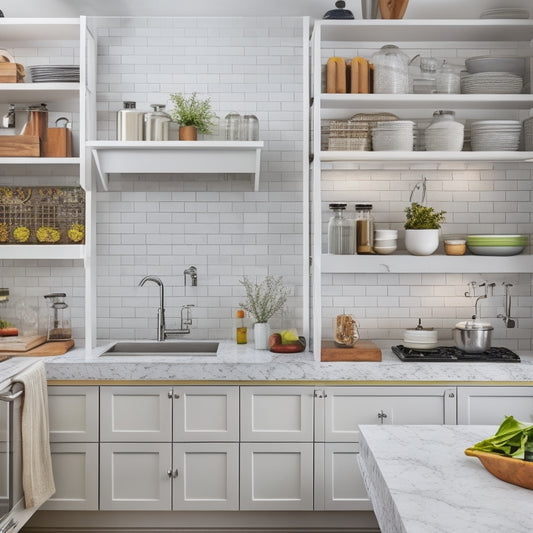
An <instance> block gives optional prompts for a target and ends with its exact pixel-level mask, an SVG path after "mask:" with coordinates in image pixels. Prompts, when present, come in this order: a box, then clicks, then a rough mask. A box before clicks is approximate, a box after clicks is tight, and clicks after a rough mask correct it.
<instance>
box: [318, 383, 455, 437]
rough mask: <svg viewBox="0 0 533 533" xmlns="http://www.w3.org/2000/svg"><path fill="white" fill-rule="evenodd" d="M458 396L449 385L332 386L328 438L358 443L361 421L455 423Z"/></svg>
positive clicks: (328, 394)
mask: <svg viewBox="0 0 533 533" xmlns="http://www.w3.org/2000/svg"><path fill="white" fill-rule="evenodd" d="M456 396H457V394H456V389H455V388H445V387H329V388H327V389H326V403H325V413H324V420H325V435H324V439H325V441H326V442H358V441H359V430H358V425H359V424H455V423H456V419H457V417H456ZM317 440H318V441H320V440H322V439H321V436H319V435H317Z"/></svg>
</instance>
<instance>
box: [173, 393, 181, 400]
mask: <svg viewBox="0 0 533 533" xmlns="http://www.w3.org/2000/svg"><path fill="white" fill-rule="evenodd" d="M179 397H180V395H179V394H178V393H177V392H176V393H175V394H174V398H176V400H179Z"/></svg>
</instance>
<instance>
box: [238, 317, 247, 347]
mask: <svg viewBox="0 0 533 533" xmlns="http://www.w3.org/2000/svg"><path fill="white" fill-rule="evenodd" d="M235 331H236V340H237V344H247V343H248V328H247V327H246V325H245V323H244V311H243V310H242V309H239V310H238V311H237V314H236V328H235Z"/></svg>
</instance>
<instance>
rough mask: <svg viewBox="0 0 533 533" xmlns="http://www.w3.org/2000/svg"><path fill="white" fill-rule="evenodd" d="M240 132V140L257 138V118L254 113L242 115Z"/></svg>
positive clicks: (254, 139)
mask: <svg viewBox="0 0 533 533" xmlns="http://www.w3.org/2000/svg"><path fill="white" fill-rule="evenodd" d="M241 133H242V135H241V140H242V141H258V140H259V120H258V119H257V117H256V116H255V115H244V117H243V118H242V129H241Z"/></svg>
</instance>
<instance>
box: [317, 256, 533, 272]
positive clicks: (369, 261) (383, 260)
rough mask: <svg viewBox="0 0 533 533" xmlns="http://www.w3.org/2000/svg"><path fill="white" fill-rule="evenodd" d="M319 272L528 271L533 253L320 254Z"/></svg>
mask: <svg viewBox="0 0 533 533" xmlns="http://www.w3.org/2000/svg"><path fill="white" fill-rule="evenodd" d="M321 261H322V272H323V273H333V274H346V273H355V274H363V273H365V274H368V273H396V274H409V273H411V274H412V273H463V272H464V273H478V274H479V273H500V272H509V273H531V272H533V270H532V269H533V256H532V255H529V254H519V255H513V256H509V257H497V256H490V257H488V256H481V255H470V254H469V255H462V256H452V255H442V254H434V255H427V256H415V255H409V254H406V255H400V254H391V255H332V254H322V257H321Z"/></svg>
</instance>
